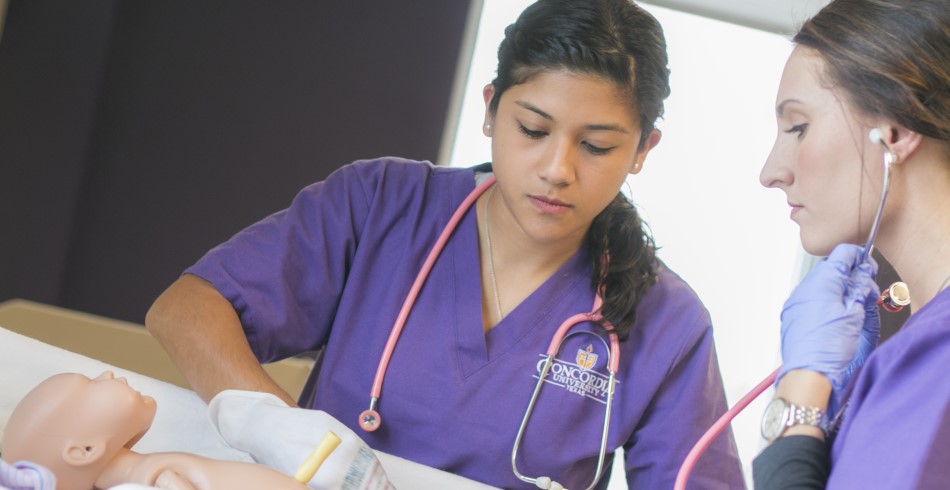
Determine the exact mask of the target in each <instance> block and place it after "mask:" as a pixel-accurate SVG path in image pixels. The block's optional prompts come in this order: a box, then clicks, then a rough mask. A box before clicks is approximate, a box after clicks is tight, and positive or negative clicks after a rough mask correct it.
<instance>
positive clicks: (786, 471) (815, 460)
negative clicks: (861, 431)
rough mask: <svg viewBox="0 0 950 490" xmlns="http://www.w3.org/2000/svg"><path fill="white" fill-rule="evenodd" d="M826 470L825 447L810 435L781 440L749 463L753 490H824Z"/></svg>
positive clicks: (829, 458) (828, 460)
mask: <svg viewBox="0 0 950 490" xmlns="http://www.w3.org/2000/svg"><path fill="white" fill-rule="evenodd" d="M830 471H831V457H830V455H829V452H828V444H827V443H826V442H825V441H822V440H820V439H818V438H815V437H810V436H788V437H781V438H779V439H778V440H777V441H775V442H773V443H772V444H771V445H769V447H767V448H765V450H764V451H762V452H761V453H759V455H758V456H756V458H755V460H753V461H752V480H753V482H754V483H755V488H756V489H757V490H775V489H810V488H825V484H826V483H827V481H828V473H829V472H830Z"/></svg>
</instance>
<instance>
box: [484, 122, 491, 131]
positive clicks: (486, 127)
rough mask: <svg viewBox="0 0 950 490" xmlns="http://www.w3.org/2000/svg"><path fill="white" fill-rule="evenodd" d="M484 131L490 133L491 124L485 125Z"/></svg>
mask: <svg viewBox="0 0 950 490" xmlns="http://www.w3.org/2000/svg"><path fill="white" fill-rule="evenodd" d="M485 131H491V124H489V123H485Z"/></svg>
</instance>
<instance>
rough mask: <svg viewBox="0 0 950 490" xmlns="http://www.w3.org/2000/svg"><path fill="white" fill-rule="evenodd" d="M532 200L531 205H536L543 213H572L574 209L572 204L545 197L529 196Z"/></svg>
mask: <svg viewBox="0 0 950 490" xmlns="http://www.w3.org/2000/svg"><path fill="white" fill-rule="evenodd" d="M528 197H529V198H530V199H531V203H532V204H534V206H535V207H536V208H538V210H540V211H541V212H543V213H549V214H556V213H566V212H567V211H570V209H571V208H572V207H573V206H571V205H570V204H567V203H565V202H564V201H560V200H557V199H552V198H549V197H544V196H528Z"/></svg>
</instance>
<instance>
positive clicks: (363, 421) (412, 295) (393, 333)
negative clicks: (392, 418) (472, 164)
mask: <svg viewBox="0 0 950 490" xmlns="http://www.w3.org/2000/svg"><path fill="white" fill-rule="evenodd" d="M494 183H495V177H494V176H491V177H488V178H487V179H485V181H484V182H482V183H481V184H479V185H478V186H476V187H475V189H473V190H472V192H470V193H469V194H468V196H466V197H465V200H463V201H462V203H461V204H459V207H458V209H456V210H455V213H453V214H452V217H451V218H450V219H449V222H448V223H446V225H445V228H443V229H442V233H441V234H440V235H439V238H438V239H437V240H436V241H435V245H433V246H432V250H431V251H430V252H429V255H428V256H427V257H426V260H425V262H423V264H422V269H420V270H419V274H417V275H416V280H415V281H413V283H412V287H411V288H410V289H409V294H408V295H406V299H405V301H403V303H402V309H400V310H399V315H398V316H396V323H394V324H393V328H392V330H390V331H389V339H388V340H387V341H386V347H385V348H384V349H383V355H382V356H381V357H380V359H379V365H378V366H377V367H376V377H375V378H373V387H372V389H370V392H369V394H370V401H369V409H367V410H363V412H362V413H360V419H359V425H360V427H362V428H363V430H365V431H366V432H373V431H374V430H376V429H378V428H379V425H380V424H381V423H382V420H383V419H382V418H381V417H380V416H379V412H378V411H377V410H376V405H377V404H378V403H379V395H380V392H382V390H383V378H385V377H386V369H387V368H388V367H389V359H390V358H391V357H392V355H393V350H394V349H395V348H396V341H397V340H399V335H400V334H402V328H403V327H404V326H405V325H406V319H407V318H409V312H410V311H412V307H413V305H415V303H416V297H417V296H418V295H419V290H421V289H422V285H423V283H425V282H426V279H427V278H428V277H429V272H430V271H431V270H432V265H433V264H435V260H436V259H437V258H439V254H441V253H442V249H443V248H444V247H445V244H446V242H448V241H449V237H450V236H451V235H452V233H453V232H454V231H455V228H457V227H458V224H459V222H460V221H462V217H463V216H465V213H466V212H467V211H468V208H470V207H472V204H474V203H475V201H477V200H478V198H479V196H481V195H482V194H483V193H484V192H485V191H486V190H487V189H488V188H489V187H491V185H492V184H494Z"/></svg>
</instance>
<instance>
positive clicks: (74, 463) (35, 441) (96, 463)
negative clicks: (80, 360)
mask: <svg viewBox="0 0 950 490" xmlns="http://www.w3.org/2000/svg"><path fill="white" fill-rule="evenodd" d="M155 409H156V407H155V400H154V399H152V398H150V397H146V396H142V395H141V394H140V393H139V392H137V391H135V390H133V389H132V388H130V387H129V385H128V383H127V382H126V381H125V379H124V378H116V377H115V376H113V374H112V373H111V372H105V373H103V374H101V375H100V376H97V377H96V378H94V379H89V378H87V377H86V376H83V375H81V374H77V373H63V374H57V375H55V376H52V377H50V378H47V379H46V380H44V381H43V382H42V383H40V384H39V385H37V386H36V387H35V388H34V389H33V390H31V391H30V393H28V394H27V396H26V397H24V398H23V400H21V401H20V403H18V404H17V407H16V408H15V409H14V411H13V413H12V414H11V415H10V420H9V422H8V424H7V426H6V430H5V431H4V433H3V449H4V456H5V457H10V458H14V459H13V460H14V461H16V460H17V459H24V460H29V461H33V462H36V463H39V464H41V465H43V466H46V467H47V468H50V470H52V471H53V472H54V473H56V474H57V475H61V477H62V478H66V476H65V475H70V476H69V479H70V483H72V484H73V485H72V486H67V485H64V488H76V483H78V482H80V480H83V479H84V478H94V477H95V475H97V474H98V471H101V468H102V467H104V465H105V464H107V463H108V461H109V460H110V459H111V458H112V457H113V456H114V455H115V454H116V453H118V451H119V450H120V448H122V447H127V448H128V447H131V446H132V445H133V444H135V443H136V442H137V441H138V440H139V439H140V438H141V437H142V436H143V435H144V434H145V432H146V431H147V430H148V428H149V426H150V425H151V423H152V419H153V418H154V417H155ZM72 480H75V481H72ZM90 482H91V480H90Z"/></svg>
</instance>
